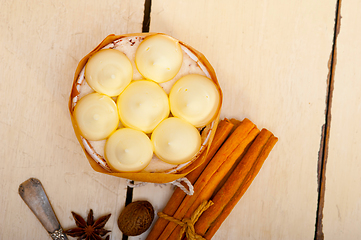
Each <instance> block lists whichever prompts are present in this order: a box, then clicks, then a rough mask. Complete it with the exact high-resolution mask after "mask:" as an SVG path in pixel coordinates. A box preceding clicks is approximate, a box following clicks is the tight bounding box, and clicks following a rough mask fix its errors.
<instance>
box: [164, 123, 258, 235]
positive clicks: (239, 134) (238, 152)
mask: <svg viewBox="0 0 361 240" xmlns="http://www.w3.org/2000/svg"><path fill="white" fill-rule="evenodd" d="M258 133H259V130H258V129H257V127H256V126H255V125H254V124H253V123H252V122H251V121H250V120H248V119H244V120H243V121H242V123H241V124H240V125H239V126H238V127H237V128H236V129H235V131H234V132H233V133H232V134H231V136H230V137H229V138H228V139H227V140H226V142H225V143H224V144H223V145H222V147H221V148H220V149H219V151H218V152H217V153H216V155H215V156H214V157H213V159H212V160H211V161H210V162H209V164H208V165H207V167H206V168H205V169H204V171H203V172H202V174H201V176H200V177H199V178H198V180H197V181H196V183H195V185H194V194H193V195H192V196H186V197H185V198H184V200H183V201H182V203H181V205H180V206H179V208H178V209H177V211H176V212H175V213H174V215H173V217H174V218H176V219H182V218H183V217H184V216H185V215H187V216H188V215H191V214H192V212H191V211H192V210H195V209H196V208H197V207H198V205H199V204H198V205H197V203H200V202H202V200H208V199H209V198H210V197H211V195H212V194H213V192H214V190H215V188H216V187H217V185H218V184H219V183H220V182H221V181H222V179H223V178H224V176H225V175H226V174H227V173H228V171H229V170H230V169H231V168H232V166H233V164H234V163H235V162H236V161H237V160H238V159H239V158H240V157H241V156H242V154H243V153H244V151H245V149H246V148H247V147H248V146H249V144H250V143H251V142H252V141H253V140H254V138H255V137H256V135H257V134H258ZM194 203H196V204H194ZM176 228H177V225H176V224H175V223H173V222H169V223H168V225H167V226H166V228H165V229H164V231H163V232H162V234H161V235H160V236H159V238H158V239H171V238H170V235H171V234H172V232H173V231H174V229H176ZM177 231H178V232H179V231H180V227H179V228H177V230H176V232H175V233H174V234H173V235H177Z"/></svg>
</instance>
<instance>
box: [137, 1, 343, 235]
mask: <svg viewBox="0 0 361 240" xmlns="http://www.w3.org/2000/svg"><path fill="white" fill-rule="evenodd" d="M335 7H336V1H326V0H322V1H311V0H306V1H295V0H294V1H287V2H285V1H281V0H276V1H272V2H271V1H267V0H262V1H257V2H255V1H236V0H233V1H226V2H224V1H223V2H222V1H216V0H208V1H206V0H201V1H191V0H187V1H174V0H172V1H162V0H153V1H152V10H151V24H150V31H151V32H164V33H167V34H169V35H172V36H173V37H175V38H178V39H180V40H181V41H183V42H185V43H187V44H189V45H191V46H193V47H194V48H195V49H197V50H199V51H200V52H202V53H203V54H204V55H205V56H206V57H207V58H208V60H209V61H210V63H211V64H212V65H213V67H214V68H215V71H216V73H217V77H218V80H219V82H220V85H221V87H222V90H223V92H224V104H223V108H222V114H221V118H223V117H228V118H232V117H234V118H237V119H243V118H245V117H247V118H249V119H250V120H251V121H253V122H254V123H256V124H257V126H258V127H260V128H263V127H264V128H267V129H268V130H270V131H271V132H273V133H274V134H275V136H277V137H278V138H279V142H278V143H277V146H276V147H275V148H274V149H273V151H272V152H271V154H270V156H269V158H268V159H267V161H266V162H265V165H264V166H263V168H262V169H261V171H260V173H259V175H258V176H257V177H256V179H255V180H254V182H253V183H252V185H251V186H250V188H249V189H248V191H247V192H246V194H245V195H244V196H243V198H242V199H241V201H240V202H239V203H238V205H237V206H236V207H235V209H234V210H233V211H232V213H231V215H230V216H229V217H228V219H227V220H226V221H225V222H224V223H223V225H222V227H221V228H220V230H219V231H218V233H217V234H216V235H215V237H214V239H313V237H314V234H315V219H316V209H317V161H318V151H319V148H320V141H321V131H322V125H323V124H324V121H325V112H324V111H325V100H326V92H327V76H328V72H329V69H328V60H329V57H330V54H331V51H332V41H333V26H334V16H335ZM142 191H144V190H143V189H139V190H137V189H135V191H134V197H137V195H138V194H140V193H139V192H142Z"/></svg>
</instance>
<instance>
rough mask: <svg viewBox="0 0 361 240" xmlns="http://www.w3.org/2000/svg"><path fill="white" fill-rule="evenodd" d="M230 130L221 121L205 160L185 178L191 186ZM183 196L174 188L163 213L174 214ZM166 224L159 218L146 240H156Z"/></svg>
mask: <svg viewBox="0 0 361 240" xmlns="http://www.w3.org/2000/svg"><path fill="white" fill-rule="evenodd" d="M232 128H233V124H232V123H231V122H230V121H229V120H228V119H223V120H222V121H220V122H219V124H218V127H217V130H216V133H215V135H214V138H213V141H212V143H211V146H210V148H209V150H208V155H207V157H206V159H205V160H204V162H203V163H202V164H201V165H200V166H199V167H198V168H196V169H194V170H193V171H192V172H190V173H189V174H187V176H186V177H187V178H188V180H189V181H190V182H191V183H192V184H194V182H195V181H196V180H197V178H198V177H199V175H200V174H201V173H202V171H203V170H204V168H205V167H206V166H207V164H208V163H209V161H210V160H211V159H212V158H213V156H214V155H215V154H216V152H217V151H218V149H219V148H220V146H221V145H222V144H223V142H224V141H225V140H226V139H227V137H228V135H229V134H230V132H231V130H232ZM204 154H205V152H204ZM185 196H186V194H185V193H184V192H183V190H181V189H180V188H176V189H175V190H174V192H173V194H172V196H171V198H170V199H169V201H168V203H167V205H166V206H165V208H164V209H163V213H165V214H167V215H170V216H172V215H173V214H174V213H175V211H176V210H177V209H178V207H179V205H180V204H181V202H182V201H183V199H184V197H185ZM167 224H168V221H167V220H165V219H163V218H159V219H158V220H157V221H156V223H155V224H154V226H153V228H152V230H151V231H150V233H149V235H148V236H147V238H146V239H148V240H152V239H157V238H158V237H159V235H160V234H161V233H162V232H163V230H164V228H165V227H166V226H167Z"/></svg>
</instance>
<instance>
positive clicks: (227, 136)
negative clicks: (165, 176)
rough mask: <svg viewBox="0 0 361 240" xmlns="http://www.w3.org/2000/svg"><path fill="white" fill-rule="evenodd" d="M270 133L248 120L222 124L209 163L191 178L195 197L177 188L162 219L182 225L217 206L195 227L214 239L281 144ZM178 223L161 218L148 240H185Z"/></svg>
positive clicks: (204, 214)
mask: <svg viewBox="0 0 361 240" xmlns="http://www.w3.org/2000/svg"><path fill="white" fill-rule="evenodd" d="M277 140H278V139H277V137H275V136H274V135H273V134H272V133H271V132H270V131H268V130H267V129H262V130H261V131H260V130H259V129H258V128H257V126H256V125H255V124H254V123H252V122H251V121H250V120H248V119H244V120H243V121H241V122H239V121H236V120H232V121H229V120H228V119H224V120H222V121H221V122H220V123H219V125H218V128H217V131H216V133H215V136H214V140H213V142H212V144H211V146H210V149H209V151H208V154H207V157H206V159H205V161H204V162H203V163H202V164H201V165H200V166H199V167H198V168H196V169H195V170H194V171H192V172H191V173H189V174H188V175H187V178H188V180H189V181H190V182H191V183H192V184H193V185H194V194H193V195H186V194H185V193H184V192H183V191H182V190H181V189H179V188H177V189H176V190H175V191H174V193H173V195H172V197H171V198H170V199H169V201H168V203H167V205H166V206H165V208H164V209H163V211H162V215H167V216H170V217H172V218H174V219H177V220H179V221H182V220H184V219H190V218H191V217H192V214H193V213H194V212H195V211H196V210H197V208H198V207H199V206H200V205H201V204H202V203H204V202H205V201H209V200H211V201H212V202H213V205H212V206H210V207H209V208H208V209H207V210H205V211H204V212H203V213H202V214H201V215H200V217H199V219H198V220H197V221H196V222H195V223H194V228H193V226H192V229H191V230H192V231H195V234H198V235H199V236H202V237H203V238H205V239H211V238H212V237H213V235H214V234H215V233H216V231H217V230H218V229H219V227H220V226H221V224H222V223H223V221H224V220H225V219H226V218H227V216H228V215H229V214H230V212H231V211H232V209H233V208H234V206H235V205H236V204H237V202H238V201H239V200H240V199H241V197H242V196H243V194H244V193H245V192H246V190H247V189H248V187H249V186H250V185H251V183H252V181H253V179H254V178H255V177H256V175H257V174H258V172H259V170H260V169H261V167H262V165H263V163H264V161H265V159H266V158H267V156H268V154H269V153H270V151H271V150H272V148H273V146H274V145H275V144H276V142H277ZM182 230H183V229H182V227H181V226H180V225H179V224H177V223H176V221H169V220H168V219H167V220H166V219H164V218H161V217H160V218H158V220H157V222H156V223H155V225H154V226H153V229H152V230H151V232H150V233H149V235H148V237H147V240H153V239H164V240H166V239H182V238H186V237H185V236H184V233H183V232H184V231H182Z"/></svg>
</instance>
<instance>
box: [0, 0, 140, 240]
mask: <svg viewBox="0 0 361 240" xmlns="http://www.w3.org/2000/svg"><path fill="white" fill-rule="evenodd" d="M1 5H2V6H1V9H0V32H1V36H0V45H1V48H0V96H1V98H0V135H1V136H2V137H1V139H0V145H1V148H0V157H1V166H0V176H1V182H0V192H1V193H0V206H1V207H0V215H1V218H0V239H48V238H49V237H48V234H47V232H46V231H45V230H44V229H43V228H42V226H41V224H40V222H38V221H37V220H36V218H35V216H34V215H33V213H32V212H31V211H30V209H28V207H27V206H26V205H25V203H24V202H23V201H22V200H21V198H20V196H19V195H18V192H17V189H18V186H19V184H20V183H22V182H23V181H25V180H26V179H28V178H29V177H36V178H38V179H39V180H40V181H41V182H42V183H43V186H44V188H45V191H46V192H47V194H48V197H49V199H50V201H51V203H52V205H53V208H54V210H55V213H56V214H57V216H58V218H59V221H60V223H61V224H62V226H63V227H64V228H71V227H73V226H75V223H74V220H73V218H72V216H71V211H75V212H77V213H79V214H80V215H82V216H84V217H85V216H86V215H87V213H88V211H89V209H90V208H93V210H94V214H95V218H98V217H99V216H100V215H105V214H108V213H112V215H113V216H112V217H111V218H110V220H109V222H108V223H107V225H106V228H107V229H109V230H112V237H113V239H119V238H121V233H120V231H119V230H118V228H117V225H116V219H117V214H119V212H120V210H121V209H122V207H123V205H124V202H125V193H126V184H125V180H124V179H118V178H114V177H109V176H105V175H102V174H99V173H96V172H94V171H93V170H92V169H91V167H90V165H89V164H88V161H87V160H86V158H85V156H84V154H83V152H82V150H81V147H80V145H79V144H78V142H77V140H76V137H75V134H74V132H73V129H72V125H71V121H70V116H69V112H68V108H67V104H68V98H69V94H70V90H71V85H72V82H73V75H74V71H75V69H76V66H77V64H78V62H79V61H80V59H81V58H82V57H83V56H84V55H86V54H87V53H88V52H90V51H91V50H92V49H93V48H94V47H95V46H96V45H98V44H99V43H100V41H101V40H103V39H104V38H105V37H106V36H107V35H108V34H112V33H114V34H121V33H131V32H140V31H141V29H142V21H143V8H144V1H143V0H137V1H133V0H132V1H131V0H123V1H115V0H104V1H101V2H99V1H93V0H91V1H70V0H62V1H50V0H44V1H41V2H39V1H19V0H15V1H3V2H2V4H1Z"/></svg>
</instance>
